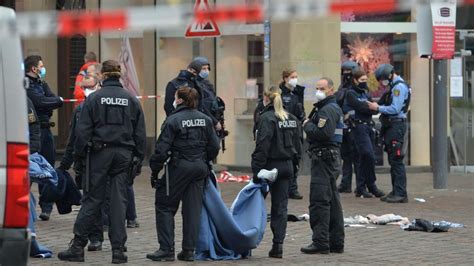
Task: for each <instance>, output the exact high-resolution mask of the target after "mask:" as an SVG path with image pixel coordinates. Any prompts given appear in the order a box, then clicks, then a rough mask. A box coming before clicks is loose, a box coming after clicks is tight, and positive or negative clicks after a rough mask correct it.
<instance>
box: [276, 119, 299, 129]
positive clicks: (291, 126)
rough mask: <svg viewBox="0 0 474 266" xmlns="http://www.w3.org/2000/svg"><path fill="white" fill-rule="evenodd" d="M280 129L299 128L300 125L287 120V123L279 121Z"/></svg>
mask: <svg viewBox="0 0 474 266" xmlns="http://www.w3.org/2000/svg"><path fill="white" fill-rule="evenodd" d="M278 127H279V128H297V127H298V124H296V121H295V120H285V121H278Z"/></svg>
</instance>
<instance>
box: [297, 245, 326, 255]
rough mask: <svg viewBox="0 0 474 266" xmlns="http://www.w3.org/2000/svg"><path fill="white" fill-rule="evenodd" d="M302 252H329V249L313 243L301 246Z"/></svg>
mask: <svg viewBox="0 0 474 266" xmlns="http://www.w3.org/2000/svg"><path fill="white" fill-rule="evenodd" d="M301 252H303V253H306V254H329V249H322V248H318V247H317V246H315V245H314V244H313V243H311V244H309V245H308V246H306V247H302V248H301Z"/></svg>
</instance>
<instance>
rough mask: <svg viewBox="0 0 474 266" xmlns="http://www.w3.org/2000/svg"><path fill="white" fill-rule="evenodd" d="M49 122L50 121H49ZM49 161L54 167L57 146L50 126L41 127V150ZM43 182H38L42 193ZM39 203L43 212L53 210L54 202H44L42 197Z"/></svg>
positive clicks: (40, 152)
mask: <svg viewBox="0 0 474 266" xmlns="http://www.w3.org/2000/svg"><path fill="white" fill-rule="evenodd" d="M48 123H49V121H48ZM39 154H41V155H42V156H43V157H44V158H45V159H46V160H47V161H48V163H49V164H50V165H51V166H52V167H54V163H55V160H56V148H55V147H54V138H53V133H51V129H50V128H49V127H41V150H40V151H39ZM43 186H44V185H43V184H38V190H39V193H40V195H41V191H43ZM39 205H40V207H41V212H46V213H51V212H52V211H53V203H52V202H43V201H42V200H41V197H40V201H39Z"/></svg>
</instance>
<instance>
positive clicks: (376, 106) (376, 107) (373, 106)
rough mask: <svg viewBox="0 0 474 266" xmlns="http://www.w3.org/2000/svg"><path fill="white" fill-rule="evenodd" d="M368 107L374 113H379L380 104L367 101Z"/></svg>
mask: <svg viewBox="0 0 474 266" xmlns="http://www.w3.org/2000/svg"><path fill="white" fill-rule="evenodd" d="M367 105H369V109H370V110H372V111H378V110H379V104H378V103H376V102H369V101H367Z"/></svg>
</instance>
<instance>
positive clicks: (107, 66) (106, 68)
mask: <svg viewBox="0 0 474 266" xmlns="http://www.w3.org/2000/svg"><path fill="white" fill-rule="evenodd" d="M100 71H101V73H102V75H103V76H104V79H108V78H117V79H118V78H120V77H121V76H122V68H121V67H120V64H119V62H117V61H115V60H107V61H105V62H103V63H102V69H101V70H100Z"/></svg>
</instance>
